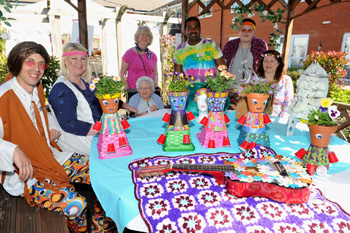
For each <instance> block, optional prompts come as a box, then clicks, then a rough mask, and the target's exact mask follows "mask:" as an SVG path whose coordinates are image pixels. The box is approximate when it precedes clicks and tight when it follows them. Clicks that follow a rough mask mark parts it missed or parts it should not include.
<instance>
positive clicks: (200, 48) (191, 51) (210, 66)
mask: <svg viewBox="0 0 350 233" xmlns="http://www.w3.org/2000/svg"><path fill="white" fill-rule="evenodd" d="M220 57H222V52H221V50H220V48H219V46H218V45H217V44H216V43H215V42H214V41H212V40H210V39H202V40H201V41H200V42H199V43H198V44H196V45H193V46H192V45H189V44H188V43H187V42H184V43H182V44H180V45H179V46H178V47H177V48H176V51H175V56H174V63H176V64H179V65H182V69H183V71H184V72H185V74H186V75H187V76H193V77H194V80H198V79H199V80H200V81H204V74H205V72H207V71H211V72H213V74H214V75H215V73H216V69H215V59H218V58H220Z"/></svg>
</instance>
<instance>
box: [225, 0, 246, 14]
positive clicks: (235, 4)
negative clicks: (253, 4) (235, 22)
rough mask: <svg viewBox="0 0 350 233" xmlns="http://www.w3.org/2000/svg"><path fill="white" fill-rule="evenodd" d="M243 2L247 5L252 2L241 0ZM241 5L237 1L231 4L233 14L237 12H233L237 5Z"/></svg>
mask: <svg viewBox="0 0 350 233" xmlns="http://www.w3.org/2000/svg"><path fill="white" fill-rule="evenodd" d="M241 2H242V3H243V5H246V4H248V3H249V2H250V0H241ZM238 6H239V5H238V4H237V3H236V2H235V3H233V4H232V5H231V10H230V12H231V13H232V14H233V13H235V12H233V9H234V8H236V7H238Z"/></svg>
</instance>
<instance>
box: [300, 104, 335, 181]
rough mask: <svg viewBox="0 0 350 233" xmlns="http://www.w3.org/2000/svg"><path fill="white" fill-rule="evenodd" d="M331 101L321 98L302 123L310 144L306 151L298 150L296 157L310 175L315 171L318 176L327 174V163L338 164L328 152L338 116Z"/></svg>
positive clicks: (330, 152) (331, 153)
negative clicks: (301, 161) (306, 130)
mask: <svg viewBox="0 0 350 233" xmlns="http://www.w3.org/2000/svg"><path fill="white" fill-rule="evenodd" d="M332 103H333V100H332V99H330V98H322V99H321V100H320V104H321V105H320V106H319V108H316V109H313V110H311V112H310V113H309V114H308V116H307V120H306V119H302V120H301V121H302V122H303V123H306V124H308V126H309V131H310V141H311V144H310V146H309V148H308V150H307V151H306V150H304V149H300V150H299V151H298V152H297V153H296V156H297V157H298V158H299V159H302V160H303V163H304V164H305V165H306V166H307V168H308V170H309V172H310V174H311V175H313V174H314V172H315V171H316V172H317V174H319V175H324V174H326V173H327V169H328V168H329V163H336V162H338V158H337V157H336V155H335V153H334V152H332V151H329V149H328V145H329V143H330V141H331V139H332V137H333V134H334V132H335V131H337V128H338V125H337V123H336V122H335V119H336V118H337V117H338V116H340V112H339V111H338V110H337V106H334V105H332Z"/></svg>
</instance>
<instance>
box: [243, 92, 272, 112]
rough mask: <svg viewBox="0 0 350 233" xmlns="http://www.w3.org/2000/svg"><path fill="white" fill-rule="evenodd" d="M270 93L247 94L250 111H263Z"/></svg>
mask: <svg viewBox="0 0 350 233" xmlns="http://www.w3.org/2000/svg"><path fill="white" fill-rule="evenodd" d="M269 96H270V95H268V94H260V93H249V94H248V95H247V100H248V110H249V112H255V113H262V112H264V109H265V106H266V104H267V99H268V98H269Z"/></svg>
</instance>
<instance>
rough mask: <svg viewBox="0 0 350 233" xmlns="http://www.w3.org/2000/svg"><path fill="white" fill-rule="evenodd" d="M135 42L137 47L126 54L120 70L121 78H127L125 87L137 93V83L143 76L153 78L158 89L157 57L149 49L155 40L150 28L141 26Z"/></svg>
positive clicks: (130, 91)
mask: <svg viewBox="0 0 350 233" xmlns="http://www.w3.org/2000/svg"><path fill="white" fill-rule="evenodd" d="M134 40H135V47H132V48H130V49H129V50H127V51H126V52H125V54H124V55H123V58H122V66H121V69H120V77H125V76H126V77H127V81H126V82H125V86H126V89H127V90H128V91H129V93H137V88H136V81H137V79H138V78H139V77H142V76H148V77H150V78H152V79H153V81H154V83H155V85H156V87H157V86H158V71H157V56H156V54H155V53H153V52H152V51H151V50H149V49H148V46H149V45H150V44H152V40H153V35H152V32H151V30H150V29H149V27H147V26H139V28H138V29H137V31H136V33H135V36H134ZM129 98H130V95H129Z"/></svg>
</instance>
